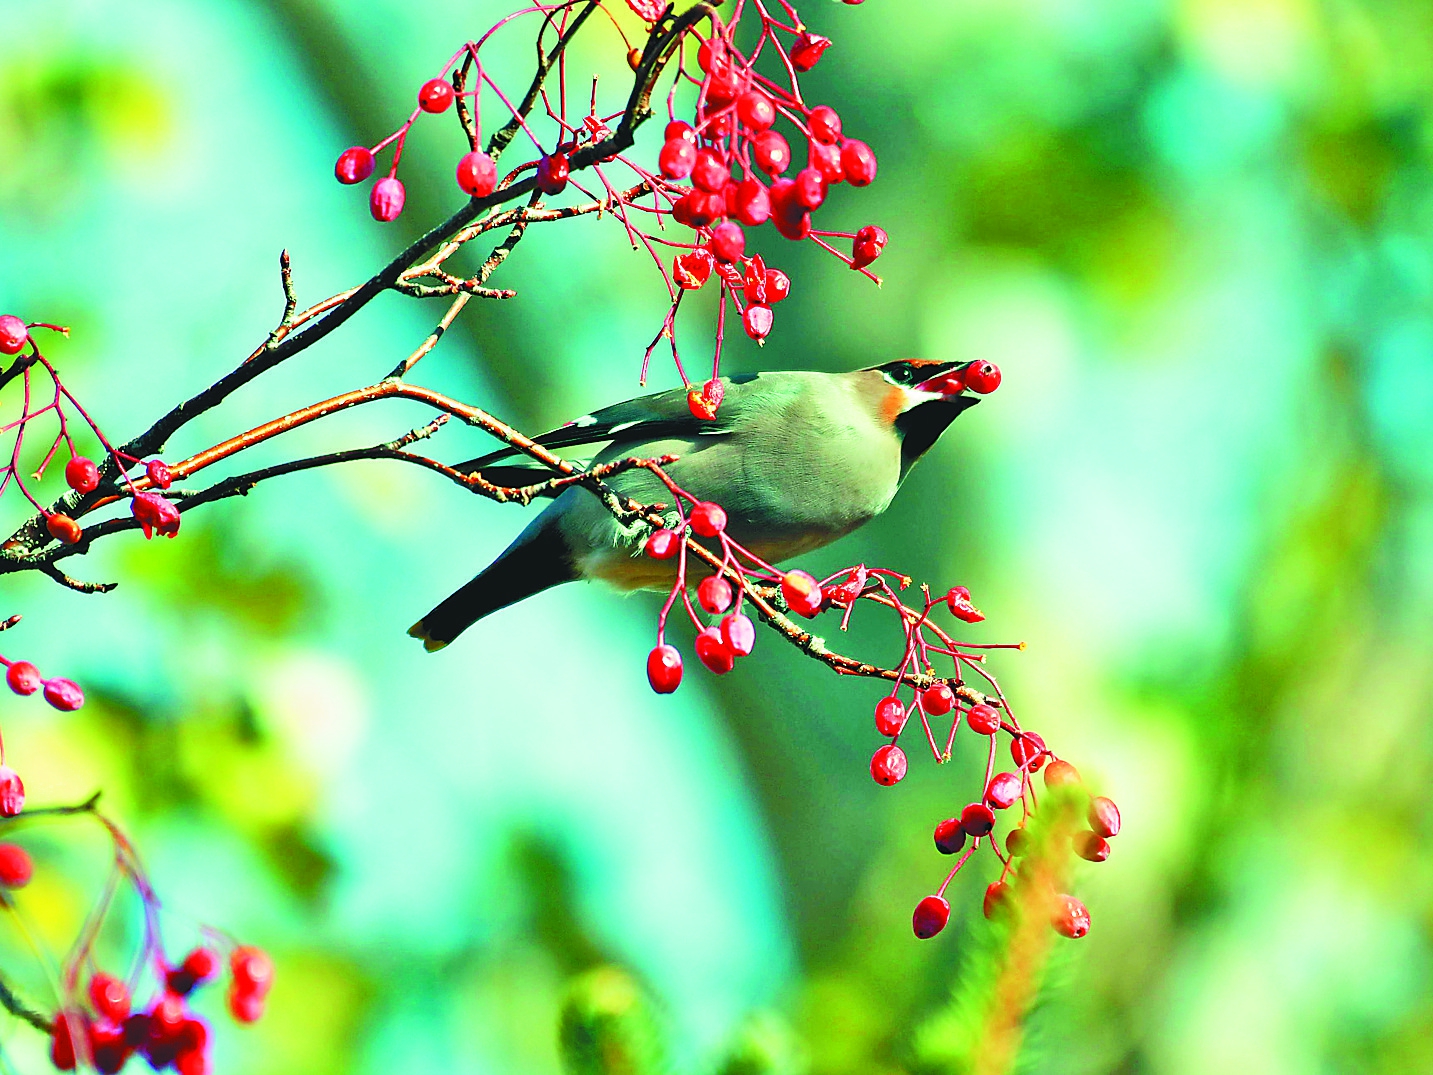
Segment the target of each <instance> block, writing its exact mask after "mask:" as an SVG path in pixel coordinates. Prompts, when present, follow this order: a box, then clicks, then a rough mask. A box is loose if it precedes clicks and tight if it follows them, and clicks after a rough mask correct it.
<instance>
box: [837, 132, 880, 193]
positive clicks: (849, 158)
mask: <svg viewBox="0 0 1433 1075" xmlns="http://www.w3.org/2000/svg"><path fill="white" fill-rule="evenodd" d="M841 170H842V171H843V172H845V173H846V182H848V183H850V184H851V186H853V187H865V186H869V185H870V183H871V181H872V180H873V179H875V178H876V154H875V153H874V152H873V151H872V150H871V147H870V146H868V145H866V143H865V142H858V141H857V140H856V139H854V138H848V139H846V140H845V141H844V142H842V143H841Z"/></svg>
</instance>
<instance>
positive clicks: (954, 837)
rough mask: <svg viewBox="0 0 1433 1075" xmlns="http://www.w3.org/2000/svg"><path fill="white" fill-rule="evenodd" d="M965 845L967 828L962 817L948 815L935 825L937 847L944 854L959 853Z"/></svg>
mask: <svg viewBox="0 0 1433 1075" xmlns="http://www.w3.org/2000/svg"><path fill="white" fill-rule="evenodd" d="M964 846H965V829H963V828H961V825H960V818H958V817H948V818H946V819H945V820H944V821H942V822H941V823H940V824H939V825H937V826H936V827H935V849H936V850H937V851H939V852H940V853H941V854H942V855H955V854H959V852H960V849H961V848H962V847H964Z"/></svg>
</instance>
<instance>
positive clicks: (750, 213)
mask: <svg viewBox="0 0 1433 1075" xmlns="http://www.w3.org/2000/svg"><path fill="white" fill-rule="evenodd" d="M732 216H734V217H736V218H737V219H738V220H740V221H741V222H742V223H743V224H745V225H747V226H748V227H751V228H755V227H758V226H760V225H762V224H765V223H766V222H767V221H768V220H770V219H771V194H770V193H769V192H768V191H767V189H766V187H765V186H763V185H762V182H761V180H760V179H757V178H756V177H755V176H752V177H751V178H749V179H743V180H742V181H741V182H740V183H738V184H736V195H735V197H734V198H733V205H732Z"/></svg>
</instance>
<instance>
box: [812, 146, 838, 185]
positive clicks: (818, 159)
mask: <svg viewBox="0 0 1433 1075" xmlns="http://www.w3.org/2000/svg"><path fill="white" fill-rule="evenodd" d="M806 164H807V165H808V166H809V167H811V168H815V169H816V170H817V171H818V172H820V173H821V178H822V179H824V180H826V182H828V183H840V182H842V181H843V180H844V179H845V178H846V169H845V168H843V167H842V166H841V147H840V146H828V145H826V144H824V143H822V142H810V143H808V144H807V147H806Z"/></svg>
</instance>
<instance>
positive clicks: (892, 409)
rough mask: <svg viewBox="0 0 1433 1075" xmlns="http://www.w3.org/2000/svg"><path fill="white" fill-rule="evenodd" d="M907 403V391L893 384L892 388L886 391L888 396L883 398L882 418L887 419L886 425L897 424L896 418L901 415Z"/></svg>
mask: <svg viewBox="0 0 1433 1075" xmlns="http://www.w3.org/2000/svg"><path fill="white" fill-rule="evenodd" d="M905 405H906V394H905V391H904V390H903V389H900V388H896V387H895V386H894V385H892V386H891V390H890V391H889V392H887V393H886V398H885V399H883V400H881V418H882V419H883V420H884V421H885V423H886V425H890V426H893V425H895V424H896V419H897V418H899V417H900V416H901V411H902V410H904V409H905Z"/></svg>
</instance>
